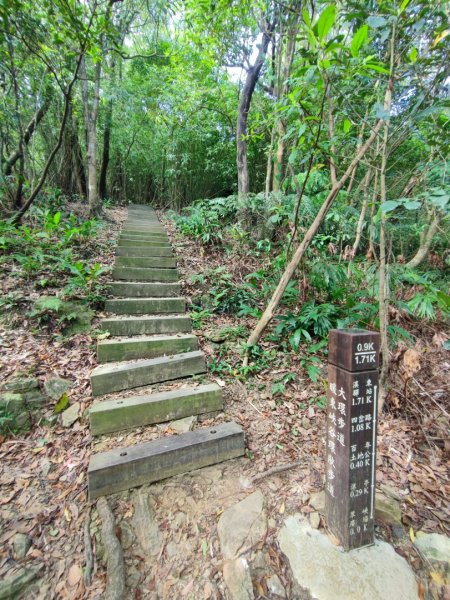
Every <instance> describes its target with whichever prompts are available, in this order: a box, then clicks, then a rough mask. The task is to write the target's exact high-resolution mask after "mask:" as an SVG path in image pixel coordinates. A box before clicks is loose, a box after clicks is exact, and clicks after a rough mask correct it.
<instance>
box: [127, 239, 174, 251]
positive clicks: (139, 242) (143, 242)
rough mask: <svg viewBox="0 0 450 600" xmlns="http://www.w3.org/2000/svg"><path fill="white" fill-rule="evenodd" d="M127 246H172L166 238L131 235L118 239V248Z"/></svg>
mask: <svg viewBox="0 0 450 600" xmlns="http://www.w3.org/2000/svg"><path fill="white" fill-rule="evenodd" d="M128 246H132V247H133V248H136V247H141V246H143V247H144V248H152V247H157V248H172V246H171V245H170V242H169V240H168V239H156V240H155V239H153V240H152V239H148V238H139V239H136V238H133V237H123V238H120V240H119V248H126V247H128Z"/></svg>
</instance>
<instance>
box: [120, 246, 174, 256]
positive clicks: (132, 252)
mask: <svg viewBox="0 0 450 600" xmlns="http://www.w3.org/2000/svg"><path fill="white" fill-rule="evenodd" d="M116 256H173V252H172V248H171V247H170V246H149V247H146V246H141V247H139V246H118V247H117V249H116Z"/></svg>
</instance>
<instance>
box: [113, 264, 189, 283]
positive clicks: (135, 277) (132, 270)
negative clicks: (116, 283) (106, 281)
mask: <svg viewBox="0 0 450 600" xmlns="http://www.w3.org/2000/svg"><path fill="white" fill-rule="evenodd" d="M112 276H113V279H116V280H119V279H121V280H123V281H161V282H165V281H178V272H177V270H176V269H142V268H139V267H114V269H113V272H112Z"/></svg>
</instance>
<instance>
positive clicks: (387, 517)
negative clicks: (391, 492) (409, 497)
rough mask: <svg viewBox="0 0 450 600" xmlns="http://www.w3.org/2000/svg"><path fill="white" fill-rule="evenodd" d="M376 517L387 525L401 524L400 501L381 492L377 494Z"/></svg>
mask: <svg viewBox="0 0 450 600" xmlns="http://www.w3.org/2000/svg"><path fill="white" fill-rule="evenodd" d="M375 518H376V519H379V520H380V521H383V523H385V524H386V525H399V524H401V522H402V511H401V509H400V503H399V502H398V501H397V500H395V498H392V497H390V498H388V497H387V496H385V495H384V494H382V493H381V492H376V494H375Z"/></svg>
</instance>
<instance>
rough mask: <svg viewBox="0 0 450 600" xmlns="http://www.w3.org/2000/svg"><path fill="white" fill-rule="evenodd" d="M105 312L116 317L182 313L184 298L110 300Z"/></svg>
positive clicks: (106, 303)
mask: <svg viewBox="0 0 450 600" xmlns="http://www.w3.org/2000/svg"><path fill="white" fill-rule="evenodd" d="M105 308H106V310H107V312H110V313H116V314H117V315H157V314H176V313H184V312H185V310H186V300H185V299H184V298H118V299H115V298H112V299H108V300H106V302H105Z"/></svg>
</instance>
